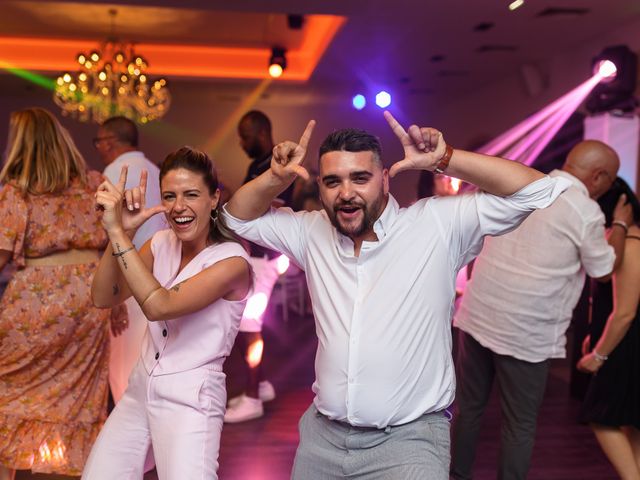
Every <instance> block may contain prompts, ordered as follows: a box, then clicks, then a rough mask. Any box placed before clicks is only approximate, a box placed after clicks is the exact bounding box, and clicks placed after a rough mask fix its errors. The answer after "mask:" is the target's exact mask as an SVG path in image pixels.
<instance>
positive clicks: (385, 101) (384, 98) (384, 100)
mask: <svg viewBox="0 0 640 480" xmlns="http://www.w3.org/2000/svg"><path fill="white" fill-rule="evenodd" d="M376 105H378V106H379V107H380V108H387V107H388V106H389V105H391V95H390V94H389V93H388V92H385V91H384V90H382V91H381V92H379V93H378V94H377V95H376Z"/></svg>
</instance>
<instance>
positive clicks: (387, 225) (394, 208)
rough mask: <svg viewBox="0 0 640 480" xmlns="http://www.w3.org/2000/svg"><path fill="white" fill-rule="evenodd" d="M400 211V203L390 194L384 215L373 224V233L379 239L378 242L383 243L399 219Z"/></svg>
mask: <svg viewBox="0 0 640 480" xmlns="http://www.w3.org/2000/svg"><path fill="white" fill-rule="evenodd" d="M398 210H400V206H399V205H398V202H397V201H396V199H395V198H393V196H392V195H391V194H389V200H388V201H387V206H386V207H384V210H383V211H382V214H381V215H380V216H379V217H378V219H377V220H376V221H375V223H374V224H373V233H375V234H376V236H377V237H378V241H381V240H382V239H383V238H384V237H385V236H386V235H387V234H388V233H389V231H390V230H391V226H392V225H393V223H394V222H395V220H396V218H397V217H398Z"/></svg>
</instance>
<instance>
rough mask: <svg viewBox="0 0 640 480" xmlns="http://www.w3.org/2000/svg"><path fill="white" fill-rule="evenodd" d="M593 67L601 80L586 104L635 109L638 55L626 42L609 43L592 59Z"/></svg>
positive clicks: (606, 108) (590, 108) (602, 108)
mask: <svg viewBox="0 0 640 480" xmlns="http://www.w3.org/2000/svg"><path fill="white" fill-rule="evenodd" d="M591 71H592V72H593V74H594V75H595V76H596V77H597V78H598V79H599V80H600V82H599V83H598V84H597V85H596V86H595V87H594V88H593V90H592V91H591V94H590V95H589V97H588V98H587V102H586V104H585V105H586V107H587V110H588V111H589V112H591V113H592V114H596V113H600V112H607V111H614V110H617V111H621V112H632V111H634V110H635V109H636V106H637V105H638V101H637V100H636V98H635V96H634V93H635V90H636V85H637V79H638V56H637V55H636V54H635V53H634V52H633V51H632V50H631V49H630V48H629V47H628V46H627V45H613V46H610V47H606V48H605V49H604V50H602V52H600V53H599V54H598V55H596V56H595V57H594V58H593V59H592V60H591Z"/></svg>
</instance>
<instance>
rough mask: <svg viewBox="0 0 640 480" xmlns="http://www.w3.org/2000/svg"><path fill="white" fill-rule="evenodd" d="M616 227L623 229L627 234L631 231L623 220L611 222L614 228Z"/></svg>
mask: <svg viewBox="0 0 640 480" xmlns="http://www.w3.org/2000/svg"><path fill="white" fill-rule="evenodd" d="M616 225H617V226H619V227H622V228H623V229H624V232H625V233H627V232H628V231H629V226H628V225H627V224H626V223H625V222H623V221H622V220H614V221H613V222H611V226H612V227H615V226H616Z"/></svg>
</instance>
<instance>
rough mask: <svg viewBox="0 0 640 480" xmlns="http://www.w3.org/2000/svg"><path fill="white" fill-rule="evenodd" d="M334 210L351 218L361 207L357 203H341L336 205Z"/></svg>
mask: <svg viewBox="0 0 640 480" xmlns="http://www.w3.org/2000/svg"><path fill="white" fill-rule="evenodd" d="M336 210H337V213H338V214H339V215H340V216H342V217H346V218H351V217H354V216H355V215H356V214H357V213H358V212H359V211H360V210H362V207H359V206H358V205H342V206H339V207H337V208H336Z"/></svg>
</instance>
